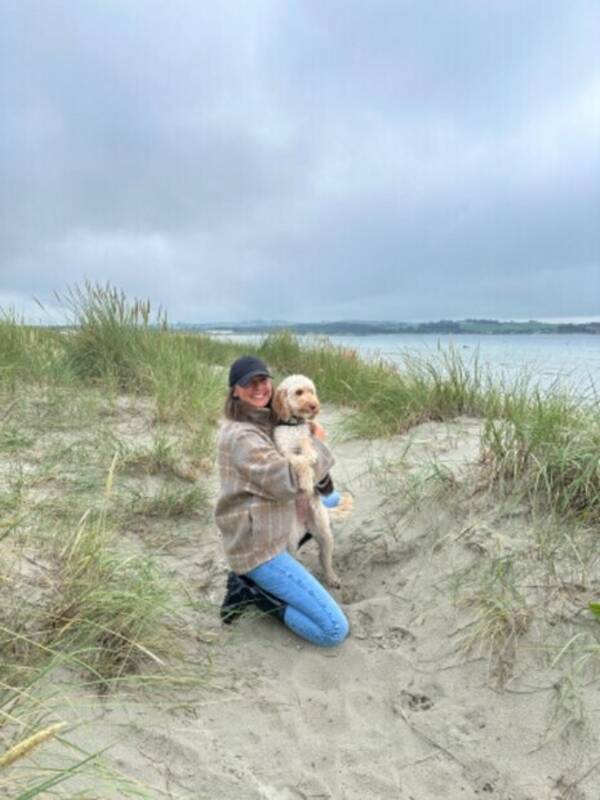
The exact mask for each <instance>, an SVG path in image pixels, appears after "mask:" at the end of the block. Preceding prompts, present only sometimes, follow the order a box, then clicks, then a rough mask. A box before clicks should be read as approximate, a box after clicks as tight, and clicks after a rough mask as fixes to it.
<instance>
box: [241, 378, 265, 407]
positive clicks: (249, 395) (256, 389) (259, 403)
mask: <svg viewBox="0 0 600 800" xmlns="http://www.w3.org/2000/svg"><path fill="white" fill-rule="evenodd" d="M272 394H273V383H272V382H271V379H270V378H261V377H259V376H257V377H256V378H252V380H251V381H250V383H248V384H247V385H246V386H240V385H239V384H238V385H236V387H235V390H234V393H233V396H234V397H239V398H240V400H243V401H244V403H248V404H249V405H251V406H254V408H264V407H265V406H267V405H268V404H269V400H270V399H271V395H272Z"/></svg>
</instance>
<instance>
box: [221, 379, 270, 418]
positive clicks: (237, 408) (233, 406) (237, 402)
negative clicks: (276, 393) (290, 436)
mask: <svg viewBox="0 0 600 800" xmlns="http://www.w3.org/2000/svg"><path fill="white" fill-rule="evenodd" d="M234 392H235V386H232V387H231V389H230V390H229V391H228V392H227V397H226V398H225V408H224V409H223V413H224V414H225V417H226V418H227V419H230V420H233V421H234V422H252V423H253V424H254V425H259V426H260V427H264V428H272V427H273V425H274V424H275V420H276V417H275V413H274V411H273V408H272V406H271V400H272V398H270V399H269V402H268V403H267V405H266V406H265V407H264V409H262V408H255V406H251V405H250V403H245V402H244V401H243V400H241V399H240V398H239V397H234ZM267 409H268V411H269V413H268V414H265V413H261V412H263V411H265V410H267Z"/></svg>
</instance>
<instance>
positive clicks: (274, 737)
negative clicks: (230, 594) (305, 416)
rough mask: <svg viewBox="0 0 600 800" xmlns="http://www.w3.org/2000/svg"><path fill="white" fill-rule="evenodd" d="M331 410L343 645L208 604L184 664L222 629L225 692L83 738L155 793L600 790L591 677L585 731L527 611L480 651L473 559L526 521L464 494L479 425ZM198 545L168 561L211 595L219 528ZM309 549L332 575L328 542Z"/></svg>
mask: <svg viewBox="0 0 600 800" xmlns="http://www.w3.org/2000/svg"><path fill="white" fill-rule="evenodd" d="M323 421H324V424H325V425H326V426H327V428H328V429H329V431H330V434H331V436H330V439H331V443H332V447H333V449H334V452H335V455H336V458H337V464H336V467H335V469H334V476H335V479H336V483H337V485H338V487H339V488H341V489H344V490H346V491H350V492H351V493H352V495H353V496H354V500H355V508H354V511H353V513H352V514H351V515H350V516H349V517H348V518H347V519H346V520H345V521H344V522H343V523H342V524H341V525H338V526H337V527H336V539H337V550H336V557H335V560H336V564H337V567H338V569H339V571H340V573H341V575H342V576H343V587H342V589H341V590H340V591H339V593H338V598H339V599H340V601H341V602H342V604H343V607H344V609H345V611H346V612H347V614H348V616H349V619H350V621H351V626H352V630H351V635H350V637H349V639H348V640H347V641H346V642H345V643H344V644H343V645H342V646H341V647H339V648H337V649H333V650H321V649H318V648H316V647H313V646H311V645H309V644H306V643H304V642H302V641H301V640H299V639H298V638H296V637H295V636H294V635H293V634H291V633H290V632H288V631H287V630H286V629H284V628H283V627H282V626H281V625H280V624H279V623H278V622H276V621H274V620H271V619H266V618H257V617H256V616H253V615H252V614H247V615H246V616H244V617H242V618H241V619H240V620H239V621H238V622H237V623H236V624H235V625H234V626H232V627H231V628H227V629H222V628H221V626H220V624H219V622H218V618H217V614H216V610H215V608H213V609H212V610H208V611H207V612H206V613H204V614H203V615H202V616H201V618H200V619H198V621H197V625H198V627H197V630H198V632H199V639H200V641H199V643H198V645H194V643H190V657H193V655H194V647H195V646H198V647H203V645H202V640H203V639H205V638H206V637H207V636H208V637H211V636H212V637H214V639H215V642H216V643H215V645H214V649H215V655H214V659H215V669H216V674H218V675H219V676H221V677H220V680H219V681H218V683H219V684H220V688H217V689H214V690H212V691H209V692H208V693H207V694H206V695H204V696H203V697H202V698H201V700H200V701H199V702H197V703H186V702H184V701H182V700H181V698H178V696H177V695H176V694H174V695H173V696H172V698H171V700H172V702H168V703H166V704H165V705H164V707H161V708H155V707H153V706H152V705H150V704H148V703H145V704H144V703H139V702H138V703H131V704H126V703H124V702H123V703H121V702H119V701H118V700H117V699H115V698H113V699H108V700H105V701H103V703H102V704H100V706H99V714H100V716H99V718H98V719H97V720H96V722H95V724H94V726H93V730H92V729H91V727H87V728H82V729H81V731H80V739H81V743H82V744H86V745H89V744H91V742H92V741H93V744H94V746H95V747H98V746H100V745H102V744H106V745H109V744H110V745H111V749H110V751H109V754H108V756H109V758H110V759H111V760H112V761H113V762H114V764H115V765H116V766H117V767H118V768H119V769H120V770H122V771H123V772H125V773H126V774H128V775H131V776H133V777H136V778H138V779H139V780H141V781H142V782H143V783H144V784H145V785H146V786H152V787H155V789H156V795H157V797H158V796H163V793H164V795H166V796H168V797H174V798H180V797H181V798H183V797H194V798H196V797H197V798H204V797H206V798H223V799H224V800H226V799H229V798H231V800H234V798H235V799H236V800H237V799H238V798H239V799H240V800H259V798H260V799H261V800H297V799H298V800H299V799H307V798H333V799H335V800H338V799H339V800H359V798H360V800H365V798H367V799H372V800H375V799H377V800H381V799H383V798H386V799H387V798H390V800H391V799H392V798H406V799H407V800H409V799H411V798H412V800H437V798H440V799H441V798H444V799H445V800H448V799H450V800H458V799H459V798H461V800H462V799H463V798H475V797H490V798H504V800H509V799H510V800H542V798H548V800H550V798H562V799H563V800H566V798H573V799H575V798H576V800H593V799H594V798H597V797H600V770H598V769H595V765H597V761H596V759H597V747H596V745H595V742H596V741H597V739H596V737H597V734H598V732H599V725H598V716H597V711H598V703H599V700H598V691H597V686H595V685H594V684H593V682H592V683H589V682H588V683H587V685H584V686H582V688H581V695H580V699H581V701H582V702H583V703H584V705H585V706H586V708H587V712H588V713H587V714H586V720H587V723H586V724H584V722H582V721H581V720H579V719H575V720H571V722H573V724H569V725H564V726H562V727H561V726H559V725H558V724H557V723H556V718H555V717H556V714H555V711H556V709H557V707H559V706H557V703H556V700H557V694H559V692H560V686H561V685H562V684H561V682H562V681H564V680H565V676H564V675H563V674H562V672H561V671H560V669H559V667H558V666H553V665H552V659H550V658H546V657H545V654H544V652H541V651H540V647H541V643H542V641H544V642H546V639H544V636H542V635H541V634H540V631H539V630H538V628H537V627H536V624H535V623H534V622H532V621H531V620H529V619H526V620H525V619H523V620H522V623H523V624H522V626H521V628H519V629H518V630H515V631H514V636H511V635H509V636H507V637H506V642H504V643H503V647H504V650H503V649H502V648H500V649H499V650H498V647H496V651H494V650H493V648H491V649H490V648H489V647H487V648H486V647H478V646H475V645H477V644H478V641H477V637H476V636H475V633H476V628H474V624H473V623H474V612H473V608H472V607H471V606H470V605H469V603H468V602H466V601H467V600H468V598H469V597H470V596H472V594H473V592H475V591H476V589H477V584H476V582H473V584H472V585H471V584H470V583H469V581H471V580H472V579H471V578H469V577H468V576H469V575H470V572H469V569H468V568H469V567H473V566H477V565H478V564H479V563H483V564H484V563H485V561H486V559H488V560H490V559H491V557H492V555H493V554H494V553H495V554H496V555H497V554H498V553H499V552H500V553H501V552H502V548H504V549H506V550H507V551H510V550H511V548H512V549H514V548H516V547H519V546H520V545H519V543H520V542H522V541H523V540H524V538H525V537H526V536H527V535H528V534H529V533H530V531H529V529H528V526H530V525H531V524H532V523H531V520H530V517H529V515H528V513H527V509H526V508H523V507H522V506H519V505H515V504H510V503H507V504H506V506H505V507H503V506H498V505H497V504H496V505H493V506H492V505H490V503H491V498H490V496H483V497H480V498H479V500H478V501H477V504H476V507H473V506H467V505H465V503H464V502H463V499H462V498H464V497H465V496H469V492H466V493H465V492H464V489H465V488H467V489H472V488H473V487H476V482H477V476H478V470H479V467H478V465H477V462H478V458H479V432H480V431H479V423H478V422H477V421H474V420H469V419H459V420H457V421H455V422H453V423H451V424H441V423H427V424H424V425H421V426H419V427H418V428H416V429H414V430H412V431H411V432H410V433H407V434H405V435H402V436H398V437H394V438H392V439H389V440H381V441H372V442H364V441H356V440H355V441H349V442H348V441H346V442H344V441H341V440H340V438H339V437H338V436H337V435H336V431H337V430H338V429H339V423H340V414H339V412H337V411H335V410H333V409H329V410H327V411H326V412H325V413H324V414H323ZM428 475H429V476H434V475H437V480H433V479H432V480H427V476H428ZM429 484H431V486H429ZM432 487H434V490H432ZM435 487H437V488H435ZM471 494H472V492H471ZM198 541H199V542H201V545H198V546H197V547H193V548H182V549H181V550H180V551H177V552H175V553H174V554H172V555H171V556H169V559H170V566H171V568H172V569H173V570H174V571H179V572H180V574H186V575H187V578H188V580H189V583H190V586H191V587H193V590H194V591H198V592H200V593H201V594H203V595H204V596H206V598H207V599H209V600H210V601H212V603H214V605H215V607H216V606H217V605H218V603H219V602H220V600H221V597H222V593H223V586H224V580H225V575H226V566H225V563H224V561H223V558H222V554H221V551H220V544H219V539H218V533H217V531H216V530H215V528H214V526H213V525H212V523H209V524H208V525H207V528H206V530H205V531H203V532H202V535H201V536H199V537H198ZM302 559H303V560H304V561H305V563H306V564H307V565H308V566H309V567H310V568H311V569H313V570H314V572H315V574H317V575H318V574H319V565H318V559H317V553H316V548H315V547H314V545H313V546H311V545H308V546H306V547H305V548H304V549H303V551H302ZM544 635H545V634H544ZM469 643H471V645H473V646H472V647H471V648H469V647H468V645H469ZM180 701H181V702H180ZM553 715H554V716H553Z"/></svg>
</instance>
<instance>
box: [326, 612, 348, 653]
mask: <svg viewBox="0 0 600 800" xmlns="http://www.w3.org/2000/svg"><path fill="white" fill-rule="evenodd" d="M349 632H350V625H349V623H348V620H347V619H346V617H345V616H344V615H343V614H341V613H340V615H339V618H338V619H337V620H336V621H335V623H334V624H333V625H332V627H331V628H330V629H329V630H328V631H327V633H326V637H325V641H324V642H323V646H324V647H335V646H336V645H338V644H341V643H342V642H343V641H344V639H345V638H346V637H347V636H348V634H349Z"/></svg>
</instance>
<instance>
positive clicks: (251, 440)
mask: <svg viewBox="0 0 600 800" xmlns="http://www.w3.org/2000/svg"><path fill="white" fill-rule="evenodd" d="M228 445H229V446H228V447H227V448H226V454H225V455H224V457H225V458H226V457H229V459H230V462H231V466H232V467H233V468H234V469H235V471H236V472H237V473H238V475H239V476H240V478H241V479H242V481H244V482H245V483H246V487H245V488H246V491H248V492H251V493H252V494H256V495H258V496H259V497H263V498H265V499H266V500H289V499H290V498H291V497H294V496H295V495H296V494H297V493H298V486H297V482H296V476H295V473H294V471H293V470H292V468H291V466H290V463H289V461H288V460H287V458H286V457H285V456H282V455H281V453H280V452H279V451H278V450H277V449H276V448H275V445H274V444H273V442H272V441H271V440H270V439H269V438H268V437H267V436H266V435H265V434H262V433H260V432H259V431H255V430H242V431H238V432H237V435H235V436H233V437H231V439H230V441H229V443H228Z"/></svg>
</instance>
